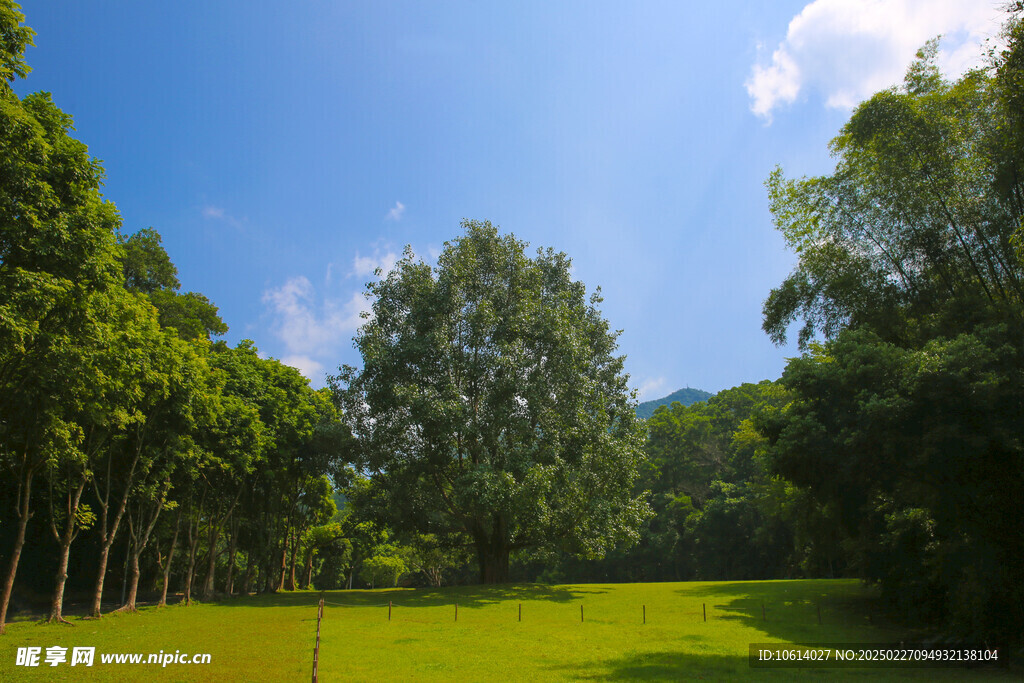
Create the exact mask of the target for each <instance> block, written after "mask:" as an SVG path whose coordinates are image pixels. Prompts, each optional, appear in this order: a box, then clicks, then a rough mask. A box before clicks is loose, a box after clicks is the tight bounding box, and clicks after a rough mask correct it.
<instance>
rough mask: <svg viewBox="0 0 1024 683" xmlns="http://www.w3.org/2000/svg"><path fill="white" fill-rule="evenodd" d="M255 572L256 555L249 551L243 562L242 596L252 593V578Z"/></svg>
mask: <svg viewBox="0 0 1024 683" xmlns="http://www.w3.org/2000/svg"><path fill="white" fill-rule="evenodd" d="M255 570H256V553H255V552H254V551H253V550H252V549H250V550H249V556H248V557H247V558H246V560H245V578H244V579H242V595H249V593H250V592H251V591H252V583H253V581H252V580H253V576H254V574H255Z"/></svg>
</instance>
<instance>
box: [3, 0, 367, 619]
mask: <svg viewBox="0 0 1024 683" xmlns="http://www.w3.org/2000/svg"><path fill="white" fill-rule="evenodd" d="M22 20H23V17H22V16H21V15H20V13H18V12H17V11H16V7H15V6H14V5H12V4H11V3H9V2H3V3H0V21H2V22H3V26H2V30H0V35H2V36H3V43H2V45H0V66H2V69H3V71H2V73H3V75H4V79H3V81H2V84H0V166H2V168H0V465H2V467H3V472H4V476H3V479H2V486H0V499H2V505H3V510H4V515H3V528H2V532H0V533H2V536H3V538H4V540H5V541H6V543H5V548H4V553H5V559H6V572H5V574H4V583H3V592H2V597H0V629H2V628H3V625H4V623H5V621H6V616H7V610H8V606H9V604H10V600H11V596H12V591H13V589H14V583H15V578H16V576H17V573H18V568H19V564H20V560H21V555H22V552H23V550H24V549H25V546H26V539H27V537H28V536H29V535H33V536H38V535H39V534H44V533H48V534H49V535H50V536H51V537H52V540H53V543H54V545H53V546H50V547H49V548H48V549H46V550H45V551H44V552H42V553H39V552H37V553H36V554H35V556H34V557H33V558H32V559H33V560H34V562H33V563H32V566H31V569H32V574H34V575H38V574H40V573H41V570H44V568H45V567H46V566H49V567H50V569H49V570H47V571H46V572H45V573H47V574H49V573H50V571H52V572H53V574H52V575H55V580H54V582H53V584H52V591H53V593H52V607H51V610H50V619H51V620H54V621H60V620H63V616H62V610H63V600H64V588H65V584H66V582H67V579H68V575H69V565H70V560H71V555H72V553H71V549H72V544H73V543H74V542H75V541H76V539H77V538H78V537H79V536H80V535H85V536H86V537H88V538H89V539H90V542H89V544H88V547H87V549H86V555H87V557H88V561H87V562H78V563H77V564H84V565H85V566H87V567H89V572H88V573H89V574H90V577H89V579H90V580H92V581H93V589H92V591H91V595H92V598H91V609H90V611H91V613H92V614H94V615H97V616H98V615H99V613H100V610H101V606H102V603H101V600H102V598H103V595H104V582H105V578H106V576H107V573H108V572H107V569H108V563H109V561H110V558H111V550H112V548H113V547H114V545H115V544H119V547H122V548H124V550H125V552H126V553H127V557H128V562H127V564H128V570H127V577H126V578H127V580H128V581H127V583H128V585H127V591H126V597H125V600H124V606H123V608H124V609H129V610H131V609H134V608H135V601H136V595H137V589H138V585H139V579H140V563H141V564H146V563H147V562H149V560H148V559H147V558H148V557H149V555H150V553H152V554H153V555H154V556H155V557H156V558H157V563H156V564H157V565H158V567H155V568H153V569H154V570H158V571H159V573H160V574H161V575H162V579H163V581H162V583H163V591H164V599H166V593H167V588H168V585H169V579H170V572H171V570H172V567H175V568H176V571H177V573H178V574H179V576H180V580H181V582H182V583H181V586H182V590H183V593H184V596H185V600H186V601H187V600H190V599H191V596H192V595H193V594H194V593H200V594H203V595H207V596H208V595H211V594H212V593H213V592H214V591H215V590H217V589H218V588H220V587H223V590H225V591H226V592H228V593H231V592H232V591H233V590H236V589H241V590H249V589H250V588H251V587H253V586H254V585H256V582H258V581H259V582H262V584H263V587H264V588H268V589H269V588H277V587H281V586H286V587H293V586H295V585H296V582H297V581H296V572H297V569H296V565H297V563H298V562H300V561H301V559H304V558H301V555H300V553H301V552H302V551H304V552H306V554H307V555H309V554H311V553H312V551H313V549H314V548H315V544H317V543H321V544H322V543H325V542H327V541H326V540H325V539H324V538H322V537H316V536H315V535H310V534H309V533H307V532H309V531H310V529H312V528H314V527H316V526H317V525H321V524H323V523H324V522H327V521H328V520H330V519H331V517H332V516H333V515H334V512H335V508H334V503H333V500H332V495H333V493H334V486H333V480H332V479H331V478H330V476H329V475H332V474H334V475H336V474H337V473H335V472H333V471H332V467H334V464H335V462H336V460H337V455H338V451H339V449H340V448H341V447H343V445H344V443H345V441H346V439H347V438H348V437H347V431H346V429H345V428H344V426H343V425H341V423H340V422H339V421H338V416H337V410H336V409H335V407H334V404H333V402H332V400H331V397H330V395H329V393H327V392H326V391H319V392H317V391H313V390H312V389H311V388H310V387H309V385H308V382H307V381H306V380H305V379H304V378H303V377H302V376H301V375H300V374H299V373H298V371H296V370H295V369H294V368H290V367H287V366H284V365H282V364H281V363H279V362H277V361H275V360H272V359H270V360H268V359H263V358H260V357H259V354H258V353H257V350H256V348H255V347H254V346H253V345H252V343H251V342H243V343H241V344H240V345H239V346H238V347H236V348H229V347H228V346H227V345H226V344H224V343H223V342H217V343H211V341H210V338H211V336H216V335H219V334H222V333H224V332H225V331H226V329H227V327H226V326H225V325H224V323H223V322H222V321H221V319H220V317H219V316H218V312H217V308H216V307H215V306H213V305H212V304H211V303H210V302H209V300H208V299H207V298H206V297H204V296H203V295H201V294H197V293H195V292H187V293H181V291H180V284H179V282H178V280H177V271H176V269H175V267H174V265H173V263H171V260H170V259H169V258H168V256H167V254H166V252H165V251H164V249H163V247H162V246H161V243H160V236H159V235H158V234H157V233H156V232H155V231H154V230H151V229H147V230H141V231H139V232H137V233H135V234H134V235H130V236H125V235H124V234H122V233H121V232H120V217H119V216H118V213H117V210H116V208H115V207H114V205H113V204H112V203H110V202H109V201H106V200H105V199H104V198H103V197H102V196H101V194H100V185H101V182H102V179H103V171H102V168H101V166H100V164H99V162H97V161H96V160H95V159H93V158H91V157H90V156H89V154H88V150H87V149H86V147H85V145H83V144H82V143H81V142H79V141H77V140H75V139H74V138H73V137H72V136H71V131H72V120H71V117H70V116H68V115H67V114H65V113H64V112H62V111H61V110H60V109H58V108H57V107H56V106H55V105H54V103H53V101H52V100H51V98H50V96H49V95H48V94H46V93H37V94H32V95H28V96H26V97H24V98H19V97H18V96H17V95H16V94H15V93H14V92H13V90H12V88H11V87H10V84H9V81H11V80H13V78H14V77H16V76H24V75H25V74H26V73H27V71H28V67H27V66H26V65H25V63H24V60H23V57H22V55H23V50H24V47H25V46H26V45H27V44H29V43H30V42H31V37H32V35H33V34H32V31H31V29H28V28H27V27H25V26H22V25H21V21H22ZM11 513H13V514H11ZM321 536H322V535H321ZM304 544H305V545H304ZM31 545H32V544H30V546H31ZM175 558H177V564H172V562H174V560H175ZM36 561H38V563H37V562H36ZM44 561H45V562H44ZM218 563H220V566H223V567H225V568H226V575H225V576H223V577H222V578H221V580H220V581H219V582H218V581H217V574H216V571H217V567H218ZM236 564H239V565H240V567H244V569H240V570H239V571H236ZM154 573H156V571H154ZM307 576H308V572H307ZM78 579H79V583H81V577H78ZM197 582H198V584H197ZM108 592H109V591H108Z"/></svg>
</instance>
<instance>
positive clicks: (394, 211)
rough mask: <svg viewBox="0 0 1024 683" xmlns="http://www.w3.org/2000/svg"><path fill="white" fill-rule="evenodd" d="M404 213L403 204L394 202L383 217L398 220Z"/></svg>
mask: <svg viewBox="0 0 1024 683" xmlns="http://www.w3.org/2000/svg"><path fill="white" fill-rule="evenodd" d="M403 213H405V204H403V203H402V202H395V205H394V206H393V207H392V208H391V210H390V211H388V215H387V216H385V217H384V219H385V220H389V221H400V220H402V214H403Z"/></svg>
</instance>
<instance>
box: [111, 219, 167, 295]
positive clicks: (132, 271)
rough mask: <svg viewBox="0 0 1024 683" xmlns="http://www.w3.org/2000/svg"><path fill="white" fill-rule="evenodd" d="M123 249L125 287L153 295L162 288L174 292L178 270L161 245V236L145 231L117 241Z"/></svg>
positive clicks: (151, 231) (155, 232)
mask: <svg viewBox="0 0 1024 683" xmlns="http://www.w3.org/2000/svg"><path fill="white" fill-rule="evenodd" d="M118 241H119V242H120V243H121V248H122V249H123V250H124V256H123V257H122V264H123V267H124V286H125V288H126V289H129V290H131V291H133V292H142V293H143V294H152V293H153V292H155V291H157V290H161V289H166V290H173V291H176V290H178V289H179V288H180V287H181V283H180V282H178V269H177V268H176V267H175V265H174V264H173V263H171V258H170V256H168V255H167V252H166V251H165V250H164V248H163V246H162V245H161V244H160V233H158V232H157V231H156V230H154V229H153V228H144V229H143V230H139V231H138V232H137V233H135V234H134V235H131V236H130V237H128V238H121V239H119V240H118Z"/></svg>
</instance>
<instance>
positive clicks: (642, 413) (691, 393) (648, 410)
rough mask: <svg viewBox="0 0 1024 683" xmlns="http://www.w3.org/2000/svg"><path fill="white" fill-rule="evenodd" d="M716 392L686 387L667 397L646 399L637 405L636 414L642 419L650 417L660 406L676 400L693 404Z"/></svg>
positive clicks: (706, 398)
mask: <svg viewBox="0 0 1024 683" xmlns="http://www.w3.org/2000/svg"><path fill="white" fill-rule="evenodd" d="M713 395H714V394H711V393H709V392H707V391H701V390H700V389H691V388H690V387H686V388H685V389H680V390H679V391H673V392H672V393H671V394H669V395H668V396H666V397H665V398H656V399H654V400H653V401H644V402H643V403H641V404H639V405H637V407H636V416H637V417H639V418H640V419H641V420H646V419H648V418H649V417H650V416H651V415H654V411H655V410H657V409H658V408H659V407H660V406H670V405H672V404H673V403H675V402H676V401H678V402H679V403H681V404H683V405H684V406H688V405H692V404H694V403H697V402H699V401H706V400H708V399H709V398H711V397H712V396H713Z"/></svg>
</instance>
